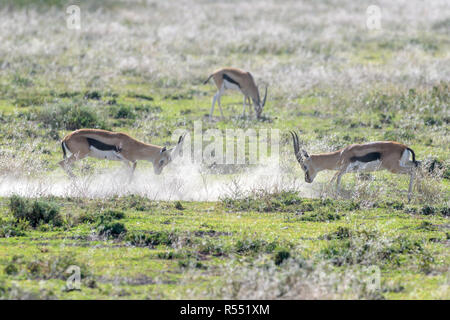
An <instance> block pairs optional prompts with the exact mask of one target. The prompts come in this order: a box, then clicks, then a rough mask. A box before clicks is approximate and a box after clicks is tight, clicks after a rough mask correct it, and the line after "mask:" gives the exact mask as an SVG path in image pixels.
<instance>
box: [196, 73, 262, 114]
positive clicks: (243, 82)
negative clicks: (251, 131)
mask: <svg viewBox="0 0 450 320" xmlns="http://www.w3.org/2000/svg"><path fill="white" fill-rule="evenodd" d="M211 78H213V79H214V83H215V84H216V86H217V90H218V91H217V93H216V94H215V95H214V98H213V101H212V106H211V111H210V113H209V119H211V118H212V115H213V112H214V105H215V104H216V101H217V103H218V105H219V109H220V114H221V115H222V118H223V111H222V107H221V105H220V97H221V96H222V95H223V93H224V92H225V90H227V89H231V90H240V91H241V92H242V94H243V95H244V102H243V103H242V108H243V110H242V116H243V117H244V116H245V103H246V102H247V101H248V106H249V108H250V112H251V106H250V98H251V99H252V101H253V106H254V108H255V112H256V117H257V118H258V119H259V118H260V117H261V113H262V110H263V108H264V105H265V104H266V98H267V86H266V92H265V93H264V99H263V100H262V101H261V99H260V97H259V91H258V87H257V86H256V84H255V80H254V79H253V76H252V75H251V74H250V72H246V71H243V70H240V69H237V68H222V69H219V70H216V71H214V72H213V73H212V74H211V75H210V76H209V77H208V79H206V81H205V82H204V83H203V84H206V83H208V81H209V79H211Z"/></svg>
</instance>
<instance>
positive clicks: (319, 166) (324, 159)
mask: <svg viewBox="0 0 450 320" xmlns="http://www.w3.org/2000/svg"><path fill="white" fill-rule="evenodd" d="M310 158H311V160H312V163H313V164H314V167H315V168H316V170H317V171H322V170H337V169H338V168H339V163H340V158H341V151H340V150H339V151H335V152H328V153H319V154H312V155H311V156H310Z"/></svg>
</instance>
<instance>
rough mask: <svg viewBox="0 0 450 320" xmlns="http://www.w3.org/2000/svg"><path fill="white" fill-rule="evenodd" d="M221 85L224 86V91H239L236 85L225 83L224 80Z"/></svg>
mask: <svg viewBox="0 0 450 320" xmlns="http://www.w3.org/2000/svg"><path fill="white" fill-rule="evenodd" d="M223 85H224V87H225V89H228V90H240V88H239V87H238V85H236V84H234V83H232V82H229V81H227V80H225V79H224V80H223Z"/></svg>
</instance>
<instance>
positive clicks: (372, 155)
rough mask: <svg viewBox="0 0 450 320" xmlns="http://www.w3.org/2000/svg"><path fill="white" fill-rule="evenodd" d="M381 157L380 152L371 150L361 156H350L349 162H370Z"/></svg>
mask: <svg viewBox="0 0 450 320" xmlns="http://www.w3.org/2000/svg"><path fill="white" fill-rule="evenodd" d="M380 159H381V153H380V152H371V153H368V154H366V155H364V156H361V157H351V158H350V162H356V161H359V162H371V161H375V160H380Z"/></svg>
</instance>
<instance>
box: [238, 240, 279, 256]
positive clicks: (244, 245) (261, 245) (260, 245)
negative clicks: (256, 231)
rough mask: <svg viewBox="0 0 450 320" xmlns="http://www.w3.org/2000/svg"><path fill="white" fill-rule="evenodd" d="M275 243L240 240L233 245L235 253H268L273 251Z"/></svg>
mask: <svg viewBox="0 0 450 320" xmlns="http://www.w3.org/2000/svg"><path fill="white" fill-rule="evenodd" d="M276 247H277V243H275V242H267V241H265V240H262V239H240V240H238V241H237V242H236V244H235V250H236V252H237V253H241V254H244V253H250V252H253V253H260V252H265V253H270V252H273V251H274V250H275V248H276Z"/></svg>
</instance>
